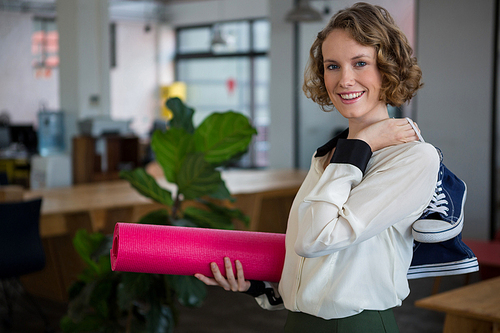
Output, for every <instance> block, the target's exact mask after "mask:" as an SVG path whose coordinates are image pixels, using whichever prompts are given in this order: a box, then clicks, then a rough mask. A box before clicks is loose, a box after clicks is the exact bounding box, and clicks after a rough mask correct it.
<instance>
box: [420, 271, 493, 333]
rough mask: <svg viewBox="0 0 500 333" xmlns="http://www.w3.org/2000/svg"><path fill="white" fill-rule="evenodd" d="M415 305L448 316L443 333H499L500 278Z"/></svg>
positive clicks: (427, 299)
mask: <svg viewBox="0 0 500 333" xmlns="http://www.w3.org/2000/svg"><path fill="white" fill-rule="evenodd" d="M415 305H416V306H417V307H421V308H426V309H430V310H435V311H440V312H445V313H446V318H445V322H444V329H443V332H444V333H461V332H464V333H465V332H475V333H483V332H494V333H500V277H497V278H493V279H488V280H484V281H482V282H479V283H474V284H471V285H468V286H465V287H461V288H458V289H454V290H451V291H448V292H444V293H440V294H437V295H434V296H430V297H427V298H424V299H421V300H418V301H416V302H415Z"/></svg>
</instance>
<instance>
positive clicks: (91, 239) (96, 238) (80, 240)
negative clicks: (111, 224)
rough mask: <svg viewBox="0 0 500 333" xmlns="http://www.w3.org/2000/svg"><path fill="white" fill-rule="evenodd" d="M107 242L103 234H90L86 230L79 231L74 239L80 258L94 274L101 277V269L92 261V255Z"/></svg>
mask: <svg viewBox="0 0 500 333" xmlns="http://www.w3.org/2000/svg"><path fill="white" fill-rule="evenodd" d="M104 240H105V236H104V235H103V234H101V233H92V234H89V233H88V232H87V230H85V229H79V230H77V232H76V234H75V237H74V238H73V246H74V248H75V250H76V252H77V253H78V254H79V255H80V257H81V258H82V259H83V261H85V263H87V265H88V266H89V268H90V269H91V270H92V273H93V274H95V275H100V274H101V273H102V272H101V267H100V266H99V265H98V263H97V262H95V261H94V260H93V259H92V254H93V253H94V252H95V251H96V250H97V249H98V248H99V247H100V245H101V243H102V242H103V241H104Z"/></svg>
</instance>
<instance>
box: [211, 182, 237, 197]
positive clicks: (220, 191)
mask: <svg viewBox="0 0 500 333" xmlns="http://www.w3.org/2000/svg"><path fill="white" fill-rule="evenodd" d="M210 196H211V197H212V198H214V199H219V200H225V199H228V200H229V201H234V198H233V197H232V196H231V193H229V190H228V189H227V187H226V183H225V182H224V180H223V179H221V181H220V183H219V187H218V188H217V190H216V191H215V192H213V193H211V194H210Z"/></svg>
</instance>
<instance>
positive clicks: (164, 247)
mask: <svg viewBox="0 0 500 333" xmlns="http://www.w3.org/2000/svg"><path fill="white" fill-rule="evenodd" d="M224 257H229V258H230V259H231V260H232V261H233V270H234V260H236V259H238V260H240V261H241V263H242V265H243V271H244V274H245V279H247V280H260V281H269V282H278V281H279V280H280V278H281V270H282V268H283V263H284V260H285V235H284V234H276V233H267V232H254V231H237V230H219V229H205V228H190V227H174V226H164V225H149V224H136V223H117V224H116V226H115V231H114V235H113V247H112V249H111V269H112V270H113V271H125V272H137V273H155V274H170V275H194V274H195V273H201V274H204V275H206V276H210V277H213V274H212V272H211V270H210V263H211V262H215V263H217V265H218V266H219V269H220V270H221V272H222V273H223V274H224V275H225V269H224V261H223V260H224Z"/></svg>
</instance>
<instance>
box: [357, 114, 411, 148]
mask: <svg viewBox="0 0 500 333" xmlns="http://www.w3.org/2000/svg"><path fill="white" fill-rule="evenodd" d="M414 124H415V126H417V124H416V123H414ZM417 128H418V126H417ZM350 139H358V140H363V141H365V142H366V143H368V144H369V145H370V147H371V149H372V151H377V150H380V149H382V148H385V147H389V146H394V145H398V144H401V143H406V142H411V141H417V140H418V136H417V133H415V131H414V130H413V128H412V127H411V125H410V124H409V123H408V121H407V120H406V118H402V119H394V118H388V119H384V120H381V121H379V122H376V123H374V124H371V125H370V126H368V127H366V128H364V129H362V130H361V131H359V132H358V133H357V134H356V135H355V136H354V137H352V138H350Z"/></svg>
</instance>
